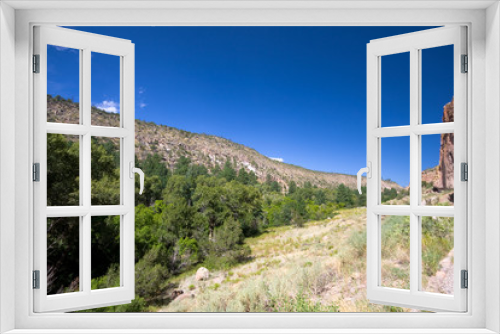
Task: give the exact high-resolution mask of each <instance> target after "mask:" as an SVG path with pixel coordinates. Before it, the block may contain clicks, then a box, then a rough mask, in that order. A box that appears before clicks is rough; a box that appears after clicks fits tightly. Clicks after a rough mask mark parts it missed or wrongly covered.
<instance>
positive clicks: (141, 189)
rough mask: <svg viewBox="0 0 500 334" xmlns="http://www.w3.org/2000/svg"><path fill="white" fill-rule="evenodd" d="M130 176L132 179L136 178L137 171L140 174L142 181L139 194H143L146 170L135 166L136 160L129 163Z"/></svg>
mask: <svg viewBox="0 0 500 334" xmlns="http://www.w3.org/2000/svg"><path fill="white" fill-rule="evenodd" d="M129 173H130V174H129V176H130V178H131V179H134V177H135V173H137V174H139V179H140V180H139V182H140V189H139V195H142V191H143V190H144V172H143V171H142V170H141V169H140V168H137V167H134V162H133V161H130V163H129Z"/></svg>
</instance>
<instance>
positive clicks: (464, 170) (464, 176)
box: [460, 162, 469, 181]
mask: <svg viewBox="0 0 500 334" xmlns="http://www.w3.org/2000/svg"><path fill="white" fill-rule="evenodd" d="M460 167H461V168H460V169H461V175H460V180H461V181H469V165H468V164H467V163H466V162H462V164H461V165H460Z"/></svg>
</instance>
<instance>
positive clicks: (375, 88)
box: [366, 25, 468, 312]
mask: <svg viewBox="0 0 500 334" xmlns="http://www.w3.org/2000/svg"><path fill="white" fill-rule="evenodd" d="M466 34H467V31H466V27H464V26H459V25H457V26H450V27H440V28H434V29H428V30H424V31H418V32H414V33H409V34H403V35H398V36H393V37H386V38H381V39H376V40H372V41H370V43H369V44H368V45H367V52H366V57H367V146H366V147H367V149H366V151H367V152H366V153H367V161H368V166H370V167H371V170H370V174H371V177H369V178H368V184H367V189H368V190H367V210H366V216H367V247H366V248H367V290H368V291H367V294H368V299H369V300H370V301H371V302H373V303H380V304H386V305H395V306H403V307H409V308H417V309H422V310H438V311H439V310H441V311H443V310H444V311H456V312H463V311H465V310H467V304H466V302H467V290H466V289H462V288H461V282H460V275H461V271H462V270H467V252H466V251H467V247H466V245H467V234H466V232H467V230H466V228H467V205H465V203H467V184H468V182H465V181H461V177H460V171H461V163H467V124H466V116H467V93H466V92H467V76H468V73H462V66H461V62H462V55H466V54H467V40H466ZM446 45H451V46H452V47H453V58H452V59H451V61H452V62H453V66H452V68H453V77H454V80H453V81H454V82H453V88H454V89H453V92H454V94H453V95H454V101H455V109H454V110H455V111H454V122H450V123H435V124H423V123H422V112H423V110H422V88H423V87H422V80H421V77H422V51H423V50H425V49H430V48H435V47H440V46H446ZM403 52H408V53H409V64H408V65H409V69H410V73H409V82H408V83H409V86H410V101H409V102H410V105H409V110H408V111H407V112H408V113H409V116H410V117H409V120H410V122H409V124H408V125H400V126H390V127H384V126H383V124H382V113H383V112H384V111H383V110H381V109H382V102H381V99H382V94H383V89H384V87H382V81H381V79H382V76H383V72H384V67H383V66H382V58H383V57H384V56H388V55H393V54H401V53H403ZM442 133H454V134H455V137H454V138H455V139H454V143H455V146H454V152H455V153H454V157H455V158H454V161H455V165H454V179H455V181H454V185H455V186H454V194H455V195H454V196H455V201H454V205H453V206H422V205H421V200H422V187H421V181H422V180H421V175H422V174H421V173H422V161H421V156H422V155H421V149H422V142H421V136H422V135H431V134H442ZM395 137H404V138H408V139H409V147H408V149H409V159H410V161H409V167H410V170H409V171H408V172H409V175H410V204H409V205H384V204H382V203H381V190H382V187H381V180H382V174H381V166H382V164H383V161H382V150H383V144H382V142H383V138H395ZM383 215H389V216H390V215H393V216H406V217H409V225H410V226H409V228H410V236H409V242H410V249H409V253H410V267H409V271H410V273H409V278H410V280H409V283H410V289H409V290H404V289H396V288H390V287H384V286H382V285H381V281H382V275H381V273H382V270H381V269H382V268H381V267H382V261H381V254H382V252H381V246H382V245H381V244H382V241H381V216H383ZM424 216H430V217H432V216H438V217H453V218H454V223H453V224H454V234H453V240H454V257H453V263H454V272H453V278H454V280H453V292H454V293H453V294H452V295H447V294H441V293H430V292H426V291H425V290H422V247H421V245H422V231H421V218H422V217H424Z"/></svg>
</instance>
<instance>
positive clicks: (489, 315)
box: [485, 3, 500, 333]
mask: <svg viewBox="0 0 500 334" xmlns="http://www.w3.org/2000/svg"><path fill="white" fill-rule="evenodd" d="M499 57H500V6H499V4H498V3H496V4H494V5H492V6H490V7H489V8H488V9H487V11H486V69H487V71H486V119H487V122H486V138H488V141H487V142H486V143H485V150H486V171H485V172H486V176H487V180H488V182H487V183H486V189H485V190H486V217H487V219H489V220H490V224H486V250H487V251H486V257H489V258H490V259H491V258H493V259H496V263H495V265H493V266H490V265H488V266H486V275H485V276H486V305H488V307H487V308H486V328H488V329H490V330H493V331H495V332H497V333H498V332H500V308H499V303H498V301H499V300H500V284H499V282H500V263H499V262H500V261H498V259H499V255H500V247H499V244H498V237H499V235H500V228H499V225H500V173H499V166H500V150H499V149H498V148H499V147H500V146H499V145H500V131H499V128H500V115H499V113H500V110H499V107H500V93H499V92H500V63H499V59H500V58H499Z"/></svg>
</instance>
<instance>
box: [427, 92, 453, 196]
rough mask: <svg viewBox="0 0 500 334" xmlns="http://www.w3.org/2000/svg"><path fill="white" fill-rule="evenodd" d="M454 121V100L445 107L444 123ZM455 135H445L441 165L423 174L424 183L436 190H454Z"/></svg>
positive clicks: (441, 149) (440, 151)
mask: <svg viewBox="0 0 500 334" xmlns="http://www.w3.org/2000/svg"><path fill="white" fill-rule="evenodd" d="M453 121H454V104H453V99H452V100H451V102H449V103H447V104H446V105H445V106H444V107H443V123H447V122H453ZM454 151H455V145H454V135H453V133H443V134H442V135H441V144H440V148H439V164H438V165H437V166H436V167H432V168H429V169H427V170H424V171H423V172H422V181H423V182H427V183H428V184H432V185H433V187H434V189H435V190H437V191H439V190H444V189H453V188H454V175H455V173H454V166H455V164H454Z"/></svg>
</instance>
